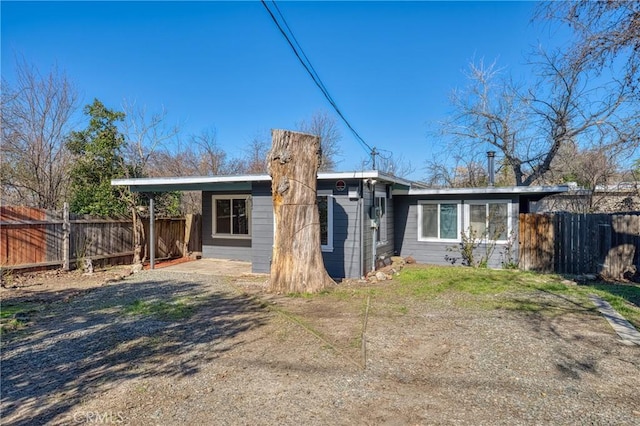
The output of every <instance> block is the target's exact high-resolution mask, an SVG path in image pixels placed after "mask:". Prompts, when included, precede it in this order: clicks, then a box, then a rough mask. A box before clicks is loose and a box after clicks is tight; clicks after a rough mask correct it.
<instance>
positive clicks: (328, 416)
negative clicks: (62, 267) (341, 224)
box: [1, 270, 640, 425]
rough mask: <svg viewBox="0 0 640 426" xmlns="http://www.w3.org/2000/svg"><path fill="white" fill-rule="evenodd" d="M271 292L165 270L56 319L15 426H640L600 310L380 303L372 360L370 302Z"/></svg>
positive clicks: (28, 342) (623, 352)
mask: <svg viewBox="0 0 640 426" xmlns="http://www.w3.org/2000/svg"><path fill="white" fill-rule="evenodd" d="M260 286H261V284H260V282H259V281H256V280H249V281H248V282H244V281H236V282H231V281H230V280H228V279H225V278H215V277H210V276H201V275H200V276H199V275H184V274H177V273H172V272H167V271H162V270H156V271H149V272H147V271H145V272H141V273H139V274H136V275H133V276H131V277H128V278H126V279H124V280H122V281H117V282H111V283H108V284H106V285H104V286H101V287H97V288H94V289H92V290H90V291H86V292H81V293H78V294H75V295H74V296H73V297H68V298H65V299H64V300H61V301H58V302H55V303H51V304H50V305H49V306H48V309H47V310H46V311H44V312H41V313H39V314H37V315H35V316H34V318H33V322H32V324H31V325H30V326H29V327H28V328H26V329H25V330H23V331H19V332H17V333H12V334H11V335H9V337H5V338H4V339H3V342H2V365H1V368H2V371H1V374H2V383H1V384H2V400H1V408H2V423H3V424H11V425H38V424H53V425H58V424H60V425H61V424H82V423H87V424H90V423H102V424H104V423H118V424H132V425H175V424H201V425H271V424H291V425H294V424H295V425H298V424H305V425H307V424H308V425H326V424H344V425H351V424H358V425H360V424H363V425H378V424H383V425H385V424H386V425H422V424H424V425H427V424H474V425H476V424H509V425H513V424H516V425H517V424H612V425H613V424H615V425H625V424H627V425H632V424H635V425H637V424H640V402H639V401H640V399H639V398H638V389H639V385H638V384H639V383H640V348H638V347H637V346H634V347H629V346H625V345H622V344H621V343H620V342H619V341H618V340H617V337H616V335H615V334H614V333H613V331H612V330H611V328H610V327H609V326H608V324H607V323H606V322H605V321H604V319H602V318H601V317H600V316H598V315H596V314H594V313H593V310H592V308H591V307H586V306H582V305H578V304H575V303H573V302H572V301H569V300H565V299H561V298H557V297H554V296H553V295H550V294H540V295H538V296H536V297H537V298H538V300H536V302H537V303H540V304H542V305H545V306H549V307H553V314H550V313H549V312H551V310H550V311H549V312H545V311H539V312H535V313H523V312H522V311H506V310H499V311H495V310H474V309H465V308H460V307H456V306H459V304H453V303H452V301H451V300H445V299H439V300H436V301H433V302H430V303H428V304H427V303H425V302H420V303H418V302H415V303H412V302H411V301H410V300H409V301H408V300H403V301H402V305H401V306H400V307H399V305H398V304H397V303H396V302H397V301H393V303H391V302H390V301H385V300H378V299H376V298H375V297H374V298H372V299H371V303H370V310H369V315H368V319H367V323H366V324H367V327H366V336H365V342H366V351H365V352H363V351H362V346H361V344H360V343H361V342H360V340H359V333H360V332H361V330H362V326H363V319H364V314H363V312H364V309H363V307H364V306H365V305H364V304H363V301H362V300H360V299H359V300H345V301H342V302H340V303H336V302H335V300H331V303H328V301H329V299H327V298H322V297H317V298H311V299H305V298H285V297H278V296H268V295H264V294H263V293H261V292H259V291H258V290H260ZM140 301H144V302H149V303H152V302H154V301H155V303H159V302H160V301H164V302H165V303H168V304H169V305H166V304H165V305H162V306H164V307H165V308H166V306H170V307H171V306H174V305H171V303H172V302H173V303H178V305H175V306H183V305H184V306H188V309H187V310H186V311H179V310H177V308H176V310H175V311H172V310H170V309H168V310H164V311H162V312H163V313H162V314H160V315H150V314H148V313H147V314H144V313H143V314H141V315H132V314H129V313H128V312H129V311H128V309H130V307H132V306H136V303H137V302H140ZM521 302H522V303H527V302H529V301H526V300H524V301H521ZM180 303H181V304H182V305H180ZM158 306H160V305H158ZM365 359H366V361H365ZM365 364H366V368H363V366H364V365H365Z"/></svg>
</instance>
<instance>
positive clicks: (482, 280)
mask: <svg viewBox="0 0 640 426" xmlns="http://www.w3.org/2000/svg"><path fill="white" fill-rule="evenodd" d="M517 274H518V272H517V271H511V270H509V271H502V270H500V271H497V270H492V269H476V268H463V267H423V268H410V269H405V270H403V271H402V273H401V274H400V276H399V277H398V281H399V282H400V285H401V287H402V288H401V289H400V292H404V293H406V294H410V295H413V296H417V297H420V298H433V297H436V296H438V295H440V294H442V293H447V292H462V293H468V294H472V295H492V294H497V293H501V292H504V291H507V290H509V289H511V288H512V287H513V284H514V282H515V281H516V280H515V279H514V277H516V276H517Z"/></svg>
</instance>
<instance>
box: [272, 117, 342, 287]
mask: <svg viewBox="0 0 640 426" xmlns="http://www.w3.org/2000/svg"><path fill="white" fill-rule="evenodd" d="M271 138H272V146H271V151H270V152H269V156H268V167H269V174H270V175H271V194H272V197H273V211H274V215H275V233H274V244H273V259H272V262H271V286H270V290H271V291H274V292H281V293H302V292H306V293H314V292H317V291H320V290H322V289H324V288H326V287H328V286H331V285H334V284H335V282H334V281H333V280H332V279H331V277H329V274H328V273H327V270H326V269H325V267H324V262H323V260H322V251H321V249H320V215H319V213H318V202H317V198H316V183H317V173H318V166H319V163H320V154H321V151H320V138H318V137H317V136H312V135H307V134H304V133H297V132H291V131H288V130H272V132H271Z"/></svg>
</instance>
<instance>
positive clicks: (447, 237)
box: [418, 200, 462, 241]
mask: <svg viewBox="0 0 640 426" xmlns="http://www.w3.org/2000/svg"><path fill="white" fill-rule="evenodd" d="M460 213H461V212H460V201H422V200H421V201H418V240H419V241H460V230H461V228H462V223H461V217H462V215H461V214H460Z"/></svg>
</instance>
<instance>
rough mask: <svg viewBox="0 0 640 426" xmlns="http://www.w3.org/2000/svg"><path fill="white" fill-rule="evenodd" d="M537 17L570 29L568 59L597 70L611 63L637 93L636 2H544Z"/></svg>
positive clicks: (639, 22)
mask: <svg viewBox="0 0 640 426" xmlns="http://www.w3.org/2000/svg"><path fill="white" fill-rule="evenodd" d="M538 18H543V19H547V20H549V21H551V22H558V21H559V22H562V23H564V24H566V25H568V26H569V27H570V28H571V29H572V30H573V35H574V40H573V45H572V46H571V47H570V48H569V49H567V50H566V54H565V57H566V58H567V60H568V61H569V62H570V63H573V64H587V65H588V66H589V67H591V68H592V69H594V70H596V71H597V72H601V71H603V70H605V69H606V70H607V71H610V69H611V67H612V66H613V67H614V69H619V70H620V74H619V78H620V80H621V81H622V82H623V83H624V85H625V87H626V88H627V89H628V90H629V91H630V92H632V93H634V94H635V96H640V49H639V48H638V40H640V2H637V1H629V0H618V1H590V0H577V1H557V2H556V1H553V2H545V3H543V4H542V6H541V8H540V9H539V12H538ZM616 62H617V64H616Z"/></svg>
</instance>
